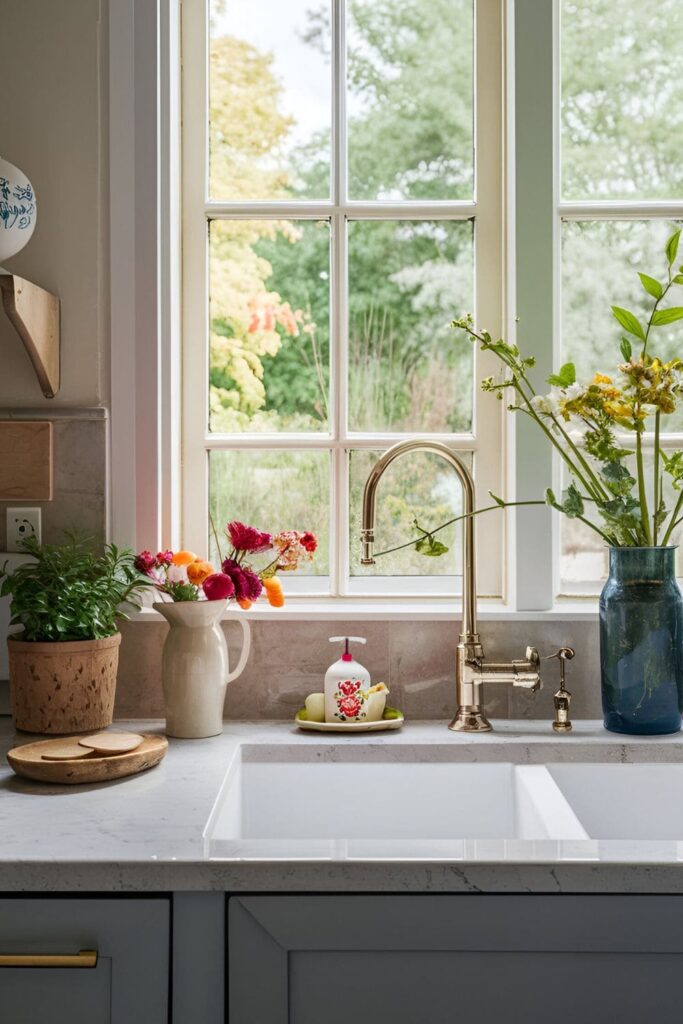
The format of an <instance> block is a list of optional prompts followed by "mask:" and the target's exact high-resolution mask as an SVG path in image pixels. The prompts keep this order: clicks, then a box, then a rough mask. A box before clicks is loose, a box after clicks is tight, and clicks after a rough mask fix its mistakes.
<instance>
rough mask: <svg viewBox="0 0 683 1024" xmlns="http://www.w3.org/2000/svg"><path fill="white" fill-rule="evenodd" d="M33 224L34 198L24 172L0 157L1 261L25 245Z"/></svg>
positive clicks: (34, 220)
mask: <svg viewBox="0 0 683 1024" xmlns="http://www.w3.org/2000/svg"><path fill="white" fill-rule="evenodd" d="M35 226H36V197H35V194H34V192H33V186H32V185H31V182H30V181H29V180H28V178H27V177H26V175H25V174H24V172H23V171H20V170H19V168H18V167H15V166H14V164H11V163H9V162H8V161H7V160H3V159H2V157H0V263H1V262H2V261H3V260H7V259H9V258H10V256H14V255H15V254H16V253H18V252H19V251H20V250H21V249H23V248H24V246H25V245H26V243H27V242H28V241H29V239H30V237H31V235H32V234H33V230H34V228H35Z"/></svg>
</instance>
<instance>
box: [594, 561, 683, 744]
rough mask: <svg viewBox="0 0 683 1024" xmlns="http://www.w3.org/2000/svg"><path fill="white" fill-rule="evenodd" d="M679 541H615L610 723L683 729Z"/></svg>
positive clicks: (638, 729) (656, 730)
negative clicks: (640, 544) (631, 544)
mask: <svg viewBox="0 0 683 1024" xmlns="http://www.w3.org/2000/svg"><path fill="white" fill-rule="evenodd" d="M675 555H676V548H675V547H657V548H610V550H609V576H608V578H607V582H606V583H605V586H604V588H603V591H602V594H601V595H600V670H601V678H602V709H603V713H604V719H605V728H606V729H609V730H610V732H620V733H629V734H631V735H636V736H655V735H661V734H662V733H668V732H678V730H679V729H680V728H681V710H682V709H683V650H682V645H683V597H681V592H680V590H679V588H678V584H677V582H676V558H675Z"/></svg>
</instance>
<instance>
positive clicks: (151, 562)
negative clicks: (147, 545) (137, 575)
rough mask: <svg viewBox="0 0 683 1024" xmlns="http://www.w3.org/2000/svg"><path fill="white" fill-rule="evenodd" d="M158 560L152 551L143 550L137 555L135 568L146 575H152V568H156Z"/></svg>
mask: <svg viewBox="0 0 683 1024" xmlns="http://www.w3.org/2000/svg"><path fill="white" fill-rule="evenodd" d="M156 564H157V560H156V558H155V557H154V555H153V554H152V552H151V551H141V552H140V554H139V555H136V556H135V568H136V569H137V571H138V572H142V573H144V574H145V576H150V575H151V573H152V570H153V569H155V568H156Z"/></svg>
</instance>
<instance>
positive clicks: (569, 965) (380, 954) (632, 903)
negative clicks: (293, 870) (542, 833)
mask: <svg viewBox="0 0 683 1024" xmlns="http://www.w3.org/2000/svg"><path fill="white" fill-rule="evenodd" d="M228 964H229V975H228V992H229V1012H230V1016H229V1021H230V1024H256V1022H258V1024H322V1022H324V1024H349V1022H350V1021H353V1024H456V1022H457V1024H505V1022H517V1021H528V1022H530V1024H532V1022H540V1021H552V1022H553V1024H576V1022H577V1021H580V1022H581V1024H605V1022H606V1021H609V1020H618V1021H619V1024H643V1022H650V1021H665V1020H677V1019H678V1018H679V1016H680V978H681V976H682V975H683V897H680V896H673V897H672V896H589V895H586V896H573V895H566V896H565V895H558V896H545V895H539V896H537V895H520V896H517V895H513V896H497V895H491V896H489V895H478V894H473V895H469V894H468V895H462V896H451V895H430V896H421V895H417V896H412V895H405V896H360V895H359V896H353V895H350V896H322V895H321V896H272V897H271V896H253V897H233V898H231V899H230V900H229V908H228Z"/></svg>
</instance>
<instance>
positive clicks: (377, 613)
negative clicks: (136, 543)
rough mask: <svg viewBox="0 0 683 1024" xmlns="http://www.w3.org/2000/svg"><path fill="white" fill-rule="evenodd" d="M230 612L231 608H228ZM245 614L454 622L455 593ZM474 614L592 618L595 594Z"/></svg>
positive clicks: (144, 612)
mask: <svg viewBox="0 0 683 1024" xmlns="http://www.w3.org/2000/svg"><path fill="white" fill-rule="evenodd" d="M232 614H235V613H232ZM236 614H239V615H245V614H246V615H247V616H248V618H249V619H250V620H251V621H252V622H258V621H263V622H268V621H274V622H275V621H290V622H291V621H294V622H296V621H301V622H334V621H342V620H343V621H347V622H364V621H374V622H382V621H386V622H459V621H460V618H461V614H460V599H459V598H452V597H444V598H439V597H436V598H420V599H412V598H400V597H397V598H369V597H346V598H344V597H337V598H332V597H303V596H299V597H289V598H288V599H287V603H286V605H285V606H284V608H271V607H270V605H267V604H265V603H264V604H256V605H254V606H253V607H252V608H251V609H250V610H249V611H248V612H241V611H239V610H237V611H236ZM477 614H478V618H479V621H480V622H496V621H501V622H515V621H516V622H555V621H593V620H595V619H597V615H598V607H597V598H589V599H587V600H584V601H562V602H558V603H557V604H556V605H555V606H554V607H553V608H549V609H547V610H545V611H517V610H515V609H513V608H511V607H510V606H509V605H505V604H503V603H502V602H499V601H491V600H489V601H487V600H485V599H481V600H480V601H479V603H478V609H477ZM130 618H131V620H132V621H134V622H161V621H162V616H161V615H160V614H159V613H158V612H156V611H155V610H154V609H153V608H142V609H140V610H139V611H136V612H133V613H132V614H131V616H130Z"/></svg>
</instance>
